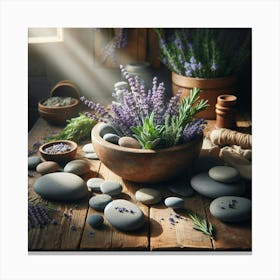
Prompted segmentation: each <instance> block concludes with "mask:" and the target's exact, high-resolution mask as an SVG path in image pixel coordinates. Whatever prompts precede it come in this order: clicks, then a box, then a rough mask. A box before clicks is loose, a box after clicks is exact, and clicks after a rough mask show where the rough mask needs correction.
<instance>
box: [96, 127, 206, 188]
mask: <svg viewBox="0 0 280 280" xmlns="http://www.w3.org/2000/svg"><path fill="white" fill-rule="evenodd" d="M102 126H103V124H102V123H98V124H97V125H96V126H94V128H93V129H92V133H91V138H92V143H93V146H94V149H95V152H96V153H97V155H98V157H99V159H100V160H101V162H102V163H103V164H104V165H106V166H107V167H108V168H109V169H110V170H112V171H113V172H114V173H116V174H117V175H119V176H120V177H122V178H124V179H126V180H129V181H133V182H141V183H154V182H161V181H166V180H169V179H171V178H173V177H176V176H178V175H179V174H180V173H182V172H186V171H187V170H188V168H189V167H190V166H191V164H192V163H193V161H194V160H195V159H196V158H197V157H198V156H199V153H200V150H201V147H202V141H203V137H202V136H201V137H198V138H196V139H195V140H193V141H191V142H189V143H186V144H183V145H178V146H175V147H171V148H166V149H160V150H144V149H133V148H126V147H121V146H118V145H115V144H112V143H110V142H107V141H105V140H104V139H103V138H102V137H101V136H100V129H101V128H102Z"/></svg>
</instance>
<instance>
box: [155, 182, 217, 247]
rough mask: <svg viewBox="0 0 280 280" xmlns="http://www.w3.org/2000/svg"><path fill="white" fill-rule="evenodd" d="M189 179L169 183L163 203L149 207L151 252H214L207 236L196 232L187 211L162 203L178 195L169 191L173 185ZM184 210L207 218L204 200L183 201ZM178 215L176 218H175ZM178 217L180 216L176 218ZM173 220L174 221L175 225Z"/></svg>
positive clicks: (163, 192) (164, 191)
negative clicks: (197, 250)
mask: <svg viewBox="0 0 280 280" xmlns="http://www.w3.org/2000/svg"><path fill="white" fill-rule="evenodd" d="M182 182H187V178H184V177H183V178H178V180H177V182H171V181H170V182H167V183H165V184H164V186H162V187H161V193H162V203H161V204H158V205H154V206H152V207H151V208H150V223H151V228H150V236H151V237H150V247H151V250H196V249H199V250H211V249H212V243H211V240H210V238H209V237H208V236H206V235H203V234H202V233H201V232H198V231H196V230H194V229H193V222H192V220H191V219H190V218H188V215H187V211H186V210H173V209H171V208H167V207H165V205H164V203H163V201H164V199H165V198H166V197H168V196H178V195H176V194H174V193H171V192H170V191H169V190H168V186H169V185H170V184H172V185H174V184H176V183H178V184H182ZM184 201H185V209H190V210H193V211H195V212H196V213H197V214H199V215H200V216H202V217H205V212H204V210H203V201H202V199H201V197H200V196H199V195H195V196H193V197H188V198H184ZM175 215H176V216H175ZM177 215H178V216H177ZM172 219H173V220H174V221H175V223H174V225H173V224H172Z"/></svg>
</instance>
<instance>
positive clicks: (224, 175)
mask: <svg viewBox="0 0 280 280" xmlns="http://www.w3.org/2000/svg"><path fill="white" fill-rule="evenodd" d="M208 174H209V176H210V177H211V178H212V179H214V180H216V181H218V182H222V183H232V182H237V181H238V180H240V175H239V172H238V171H237V170H236V169H235V168H233V167H230V166H215V167H212V168H211V169H210V170H209V172H208Z"/></svg>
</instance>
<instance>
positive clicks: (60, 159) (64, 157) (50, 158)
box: [39, 140, 78, 163]
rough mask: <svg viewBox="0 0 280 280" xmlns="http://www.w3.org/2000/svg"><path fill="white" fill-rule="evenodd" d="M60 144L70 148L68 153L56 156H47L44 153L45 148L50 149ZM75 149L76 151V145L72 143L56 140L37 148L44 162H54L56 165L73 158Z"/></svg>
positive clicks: (47, 154)
mask: <svg viewBox="0 0 280 280" xmlns="http://www.w3.org/2000/svg"><path fill="white" fill-rule="evenodd" d="M60 143H64V144H68V145H69V146H71V150H70V151H68V152H64V153H58V154H49V153H46V152H45V151H44V150H45V149H46V148H47V147H50V146H52V145H54V144H60ZM77 149H78V145H77V143H76V142H74V141H70V140H57V141H51V142H48V143H45V144H43V145H41V146H40V147H39V152H40V154H41V156H42V158H43V159H44V160H47V161H55V162H58V163H66V162H68V161H70V160H72V159H74V158H75V156H76V153H77Z"/></svg>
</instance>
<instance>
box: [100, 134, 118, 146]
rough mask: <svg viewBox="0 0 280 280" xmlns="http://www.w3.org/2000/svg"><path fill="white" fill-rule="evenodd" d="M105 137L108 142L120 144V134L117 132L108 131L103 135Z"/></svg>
mask: <svg viewBox="0 0 280 280" xmlns="http://www.w3.org/2000/svg"><path fill="white" fill-rule="evenodd" d="M103 139H104V140H105V141H107V142H110V143H113V144H116V145H118V143H119V139H120V136H118V135H117V134H113V133H106V134H105V135H104V136H103Z"/></svg>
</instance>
